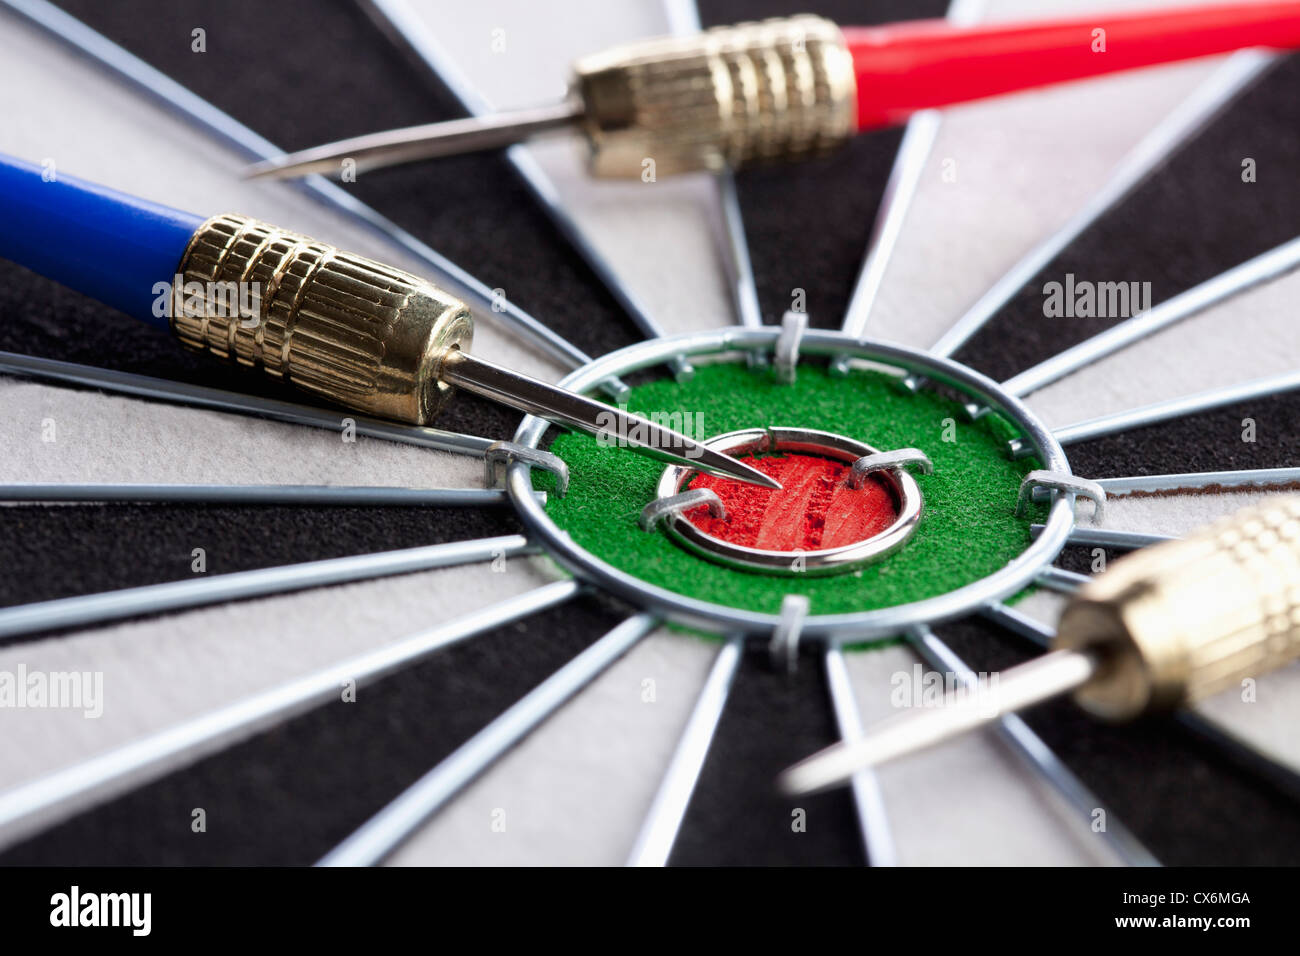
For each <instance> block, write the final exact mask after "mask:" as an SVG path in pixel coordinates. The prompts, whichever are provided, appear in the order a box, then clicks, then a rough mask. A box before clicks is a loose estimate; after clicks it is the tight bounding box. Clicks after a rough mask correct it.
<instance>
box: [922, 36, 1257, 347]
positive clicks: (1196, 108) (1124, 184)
mask: <svg viewBox="0 0 1300 956" xmlns="http://www.w3.org/2000/svg"><path fill="white" fill-rule="evenodd" d="M1277 59H1278V58H1277V57H1276V56H1275V55H1273V54H1269V53H1263V52H1261V51H1259V50H1241V51H1239V52H1237V53H1234V54H1232V55H1231V56H1229V57H1228V58H1227V59H1226V60H1225V61H1224V62H1223V64H1222V65H1220V66H1219V67H1218V68H1217V69H1216V70H1215V71H1214V72H1213V73H1211V74H1210V76H1209V77H1208V78H1207V79H1206V80H1204V81H1203V82H1202V83H1201V84H1200V85H1198V86H1197V87H1196V88H1195V89H1194V90H1193V91H1192V92H1191V94H1190V95H1189V96H1188V97H1187V98H1186V99H1184V100H1183V101H1182V102H1181V103H1180V104H1179V105H1178V106H1177V107H1175V108H1174V109H1173V110H1172V111H1171V112H1170V113H1168V114H1167V115H1166V116H1165V117H1164V119H1162V120H1161V121H1160V122H1159V123H1158V124H1157V125H1155V126H1154V127H1152V129H1151V131H1150V132H1149V133H1147V135H1146V136H1144V137H1143V138H1142V139H1141V140H1140V141H1139V142H1138V143H1137V145H1135V146H1134V147H1133V148H1132V149H1131V150H1130V151H1129V152H1128V153H1127V154H1126V155H1125V156H1124V157H1123V158H1122V159H1121V160H1120V161H1119V163H1118V165H1116V166H1115V168H1114V169H1113V170H1112V171H1111V174H1110V177H1109V178H1108V179H1107V180H1106V182H1105V184H1104V185H1103V186H1102V187H1101V188H1100V189H1099V190H1098V191H1097V192H1095V193H1094V194H1093V195H1092V196H1091V197H1090V198H1089V199H1088V201H1087V202H1086V203H1084V205H1083V206H1082V207H1081V208H1080V209H1079V210H1078V211H1077V212H1076V213H1075V214H1074V215H1073V216H1071V217H1070V219H1068V220H1067V221H1066V223H1065V224H1064V225H1063V226H1061V227H1060V228H1059V229H1058V230H1057V231H1056V232H1054V233H1052V234H1051V235H1050V236H1048V237H1046V238H1045V239H1042V240H1040V241H1039V242H1038V243H1037V244H1036V245H1035V246H1034V247H1033V248H1032V249H1030V250H1029V252H1027V253H1026V254H1025V255H1024V256H1023V257H1022V258H1021V259H1020V260H1019V261H1018V262H1017V263H1016V264H1015V265H1013V266H1012V267H1011V268H1010V269H1009V270H1008V271H1007V272H1006V273H1005V274H1004V275H1003V276H1002V277H1001V278H999V279H998V280H997V281H996V282H994V283H993V285H991V286H990V287H989V288H988V289H987V290H986V291H985V292H984V294H983V295H981V296H980V297H979V298H978V299H977V300H976V301H975V303H974V304H973V305H971V307H970V308H969V309H967V310H966V312H964V313H963V314H962V315H961V317H960V318H958V319H957V321H956V322H955V323H954V324H953V325H952V326H951V327H950V328H949V329H948V330H947V331H946V332H945V333H944V334H943V335H942V336H940V337H939V339H938V340H937V341H936V342H935V343H934V344H933V345H932V346H930V349H929V351H930V353H931V354H933V355H938V356H942V357H945V358H946V357H949V356H951V355H952V354H954V353H955V352H956V351H957V350H958V349H959V348H961V347H962V346H963V345H965V344H966V342H967V341H969V340H970V338H971V337H972V336H974V335H975V333H976V332H978V331H979V330H980V329H981V328H983V327H984V325H985V324H987V323H988V321H989V320H990V319H992V318H993V316H995V315H996V314H997V313H998V312H1000V311H1001V310H1002V309H1003V307H1005V306H1006V305H1007V303H1008V302H1010V301H1011V300H1012V298H1014V297H1015V296H1016V295H1017V294H1018V293H1019V292H1020V291H1021V290H1022V289H1023V288H1024V287H1025V286H1026V285H1028V284H1029V283H1030V282H1032V281H1033V279H1034V278H1035V277H1036V276H1037V275H1038V274H1039V273H1040V272H1042V270H1043V269H1045V268H1046V267H1047V266H1048V265H1050V264H1051V262H1052V260H1053V259H1055V258H1056V257H1057V256H1058V255H1059V254H1060V253H1062V252H1063V251H1065V249H1066V247H1068V246H1069V245H1070V244H1071V243H1072V242H1073V241H1074V240H1075V239H1077V238H1078V237H1079V236H1081V235H1082V234H1083V233H1084V232H1085V231H1086V230H1087V229H1088V228H1089V227H1090V226H1092V224H1093V223H1095V222H1096V221H1097V220H1098V219H1099V218H1101V217H1102V216H1103V215H1104V214H1105V213H1107V212H1108V211H1110V210H1111V209H1112V208H1114V207H1115V206H1116V205H1117V204H1118V203H1119V202H1120V201H1121V200H1123V199H1124V198H1125V197H1127V196H1128V195H1129V194H1130V193H1131V192H1132V191H1133V190H1134V189H1135V188H1136V187H1137V186H1138V185H1139V184H1140V183H1142V182H1143V181H1144V180H1145V179H1146V178H1147V177H1148V176H1149V175H1150V174H1151V173H1152V172H1153V171H1154V170H1155V169H1156V168H1157V167H1158V166H1159V165H1160V164H1161V163H1163V162H1164V161H1165V160H1166V159H1167V158H1168V157H1169V156H1171V155H1172V154H1173V153H1175V152H1176V151H1177V150H1179V149H1180V148H1182V147H1183V146H1184V145H1185V144H1186V143H1187V142H1189V141H1190V140H1191V139H1192V138H1193V137H1195V136H1196V135H1197V134H1198V133H1199V132H1200V131H1201V130H1202V129H1203V128H1204V127H1205V126H1206V125H1207V124H1208V123H1209V122H1210V121H1212V120H1213V119H1214V117H1215V116H1216V115H1217V114H1218V113H1219V112H1220V111H1221V110H1222V109H1223V108H1224V107H1225V106H1227V105H1228V104H1229V103H1230V102H1231V101H1232V100H1233V99H1234V98H1235V97H1237V96H1238V95H1239V94H1240V93H1241V92H1242V91H1243V90H1245V89H1246V87H1248V86H1249V85H1250V84H1251V83H1253V82H1254V81H1255V80H1256V79H1258V78H1259V77H1260V76H1261V75H1262V74H1263V73H1264V71H1265V70H1266V69H1268V68H1269V67H1270V66H1271V65H1273V64H1274V63H1275V62H1277Z"/></svg>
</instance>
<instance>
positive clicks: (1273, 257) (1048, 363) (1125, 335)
mask: <svg viewBox="0 0 1300 956" xmlns="http://www.w3.org/2000/svg"><path fill="white" fill-rule="evenodd" d="M1297 268H1300V239H1292V240H1290V241H1289V242H1284V243H1282V244H1281V245H1279V246H1276V247H1274V248H1272V249H1270V250H1269V251H1267V252H1264V253H1261V254H1260V255H1258V256H1255V257H1254V258H1253V259H1248V260H1247V261H1245V262H1243V263H1241V264H1240V265H1238V266H1234V267H1233V268H1231V269H1228V270H1226V271H1224V272H1220V273H1219V274H1218V275H1216V276H1213V277H1212V278H1209V279H1207V280H1205V281H1204V282H1202V283H1201V284H1200V285H1197V286H1193V287H1192V288H1190V289H1188V290H1187V291H1186V292H1183V293H1180V294H1179V295H1176V296H1174V297H1173V298H1172V299H1166V300H1165V301H1164V302H1161V303H1160V304H1159V305H1156V306H1155V307H1154V308H1151V309H1148V310H1146V311H1145V312H1140V313H1138V314H1137V315H1135V316H1133V317H1132V318H1129V319H1125V320H1123V321H1122V322H1119V323H1117V324H1115V325H1112V326H1111V327H1110V328H1108V329H1106V330H1105V331H1104V332H1099V333H1098V334H1096V335H1094V336H1092V337H1091V338H1088V339H1085V340H1084V341H1082V342H1080V343H1079V344H1078V345H1075V346H1072V347H1071V348H1067V349H1065V350H1064V351H1061V352H1058V353H1056V354H1055V355H1053V356H1052V357H1051V358H1049V359H1046V360H1045V361H1042V362H1040V363H1038V364H1037V365H1035V366H1033V367H1032V368H1028V369H1025V370H1024V371H1023V372H1020V373H1019V374H1017V375H1015V376H1013V377H1011V378H1009V379H1007V380H1006V381H1005V382H1003V383H1002V389H1003V390H1004V391H1006V392H1007V393H1008V394H1011V395H1014V396H1016V397H1017V398H1024V397H1025V396H1026V395H1029V394H1031V393H1033V392H1036V391H1038V390H1039V389H1040V388H1043V387H1045V386H1047V385H1050V384H1051V383H1052V382H1055V381H1058V380H1059V379H1062V378H1064V377H1065V376H1067V375H1070V374H1072V373H1074V372H1077V371H1079V370H1080V369H1082V368H1085V367H1087V366H1089V365H1092V364H1093V363H1094V362H1098V361H1100V360H1101V359H1103V358H1106V357H1107V356H1109V355H1113V354H1114V353H1115V352H1118V351H1120V350H1121V349H1124V348H1127V347H1128V346H1130V345H1132V344H1134V343H1135V342H1138V341H1141V340H1142V339H1144V338H1146V337H1147V336H1149V335H1154V334H1155V333H1156V332H1159V331H1160V330H1162V329H1165V328H1168V327H1169V326H1171V325H1173V324H1175V323H1177V322H1181V321H1183V320H1184V319H1188V318H1191V317H1192V316H1194V315H1199V314H1200V313H1202V312H1204V311H1205V310H1206V309H1208V308H1211V307H1212V306H1216V305H1219V304H1221V303H1223V302H1225V301H1226V300H1228V299H1231V298H1234V297H1236V296H1238V295H1241V294H1242V293H1244V292H1246V291H1248V290H1250V289H1253V288H1255V287H1256V286H1259V285H1263V284H1265V283H1268V282H1273V281H1274V280H1276V279H1278V278H1280V277H1282V276H1284V275H1286V274H1288V273H1290V272H1293V271H1294V270H1295V269H1297Z"/></svg>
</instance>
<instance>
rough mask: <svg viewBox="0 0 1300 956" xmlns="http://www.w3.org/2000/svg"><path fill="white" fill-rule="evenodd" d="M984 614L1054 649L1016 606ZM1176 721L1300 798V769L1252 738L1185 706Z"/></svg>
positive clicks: (1049, 636)
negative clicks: (1244, 736) (1271, 755)
mask: <svg viewBox="0 0 1300 956" xmlns="http://www.w3.org/2000/svg"><path fill="white" fill-rule="evenodd" d="M979 613H980V616H981V617H983V618H985V619H986V620H989V621H991V622H992V623H994V624H995V625H997V626H998V627H1001V628H1002V629H1003V630H1005V631H1007V632H1008V633H1011V634H1014V635H1016V636H1017V637H1021V638H1024V639H1025V640H1026V641H1028V642H1029V643H1030V644H1032V645H1033V646H1034V647H1035V648H1036V649H1038V650H1040V651H1048V650H1051V649H1052V641H1053V640H1054V639H1055V637H1056V632H1055V631H1053V630H1052V629H1051V628H1050V627H1048V626H1046V625H1044V624H1040V623H1039V622H1038V621H1036V620H1034V619H1033V618H1031V617H1029V616H1028V615H1026V614H1023V613H1021V612H1020V611H1017V610H1015V609H1014V608H1011V607H1008V606H1007V605H1005V604H1002V603H998V602H995V603H992V604H989V605H988V606H986V607H983V608H981V609H980V612H979ZM1173 720H1174V722H1175V723H1176V724H1177V725H1178V726H1179V727H1181V728H1183V730H1184V731H1186V732H1187V733H1188V734H1189V735H1190V736H1192V737H1193V738H1194V739H1196V740H1197V741H1198V742H1200V743H1203V744H1206V745H1208V746H1209V747H1210V748H1211V749H1213V750H1215V751H1216V752H1218V753H1219V754H1221V755H1223V756H1224V757H1226V758H1228V759H1229V760H1230V761H1231V762H1232V763H1233V764H1235V765H1236V766H1238V767H1240V768H1242V769H1244V770H1246V771H1247V772H1249V773H1251V774H1253V775H1254V776H1257V777H1259V778H1260V779H1262V780H1264V781H1265V782H1267V783H1268V784H1270V785H1271V786H1273V787H1274V788H1275V789H1277V790H1279V791H1281V792H1282V793H1284V794H1286V795H1287V796H1288V797H1289V798H1290V799H1292V800H1296V801H1300V770H1297V769H1296V768H1295V767H1293V766H1291V765H1290V764H1288V763H1285V762H1283V761H1280V760H1275V759H1273V758H1272V757H1270V756H1268V755H1267V754H1265V753H1264V752H1262V751H1261V750H1259V749H1258V748H1257V747H1255V746H1254V745H1253V744H1251V743H1250V742H1249V741H1247V740H1244V739H1243V738H1241V737H1239V736H1237V735H1236V734H1233V733H1231V732H1229V731H1228V730H1227V729H1226V728H1224V727H1223V726H1222V725H1220V724H1219V723H1218V722H1216V721H1214V720H1212V719H1211V718H1209V717H1206V716H1204V715H1203V714H1201V713H1199V712H1198V711H1195V710H1192V709H1190V708H1187V707H1184V708H1182V709H1180V710H1177V711H1175V712H1174V715H1173Z"/></svg>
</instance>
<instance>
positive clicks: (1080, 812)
mask: <svg viewBox="0 0 1300 956" xmlns="http://www.w3.org/2000/svg"><path fill="white" fill-rule="evenodd" d="M907 640H908V643H909V644H910V645H911V647H912V648H913V650H915V651H916V654H917V656H918V657H920V658H921V659H922V660H923V661H924V662H925V663H926V664H928V665H929V666H930V667H932V668H934V669H936V670H942V671H944V672H946V673H951V674H954V675H955V676H956V678H957V679H958V680H959V681H961V682H962V684H963V685H965V686H966V687H967V688H978V683H979V678H978V677H977V675H976V674H975V672H974V671H973V670H972V669H971V667H970V665H968V664H967V663H966V662H965V661H964V660H962V658H961V657H960V656H958V655H957V654H956V652H954V651H953V650H952V648H951V647H949V646H948V645H947V644H946V643H945V642H944V641H942V640H941V639H940V638H939V637H938V636H937V635H936V634H935V633H934V632H933V631H932V630H930V628H928V627H918V628H914V629H912V630H911V631H910V632H909V633H908V634H907ZM997 732H998V736H999V737H1000V738H1001V739H1002V741H1003V742H1004V743H1005V744H1006V745H1007V746H1008V747H1009V748H1010V749H1011V751H1012V752H1013V753H1014V754H1015V755H1016V756H1017V757H1018V758H1019V759H1020V760H1021V761H1022V762H1023V763H1024V764H1025V766H1026V767H1027V768H1028V769H1029V770H1030V772H1031V773H1033V774H1034V775H1035V776H1036V777H1038V778H1039V779H1040V780H1041V781H1043V783H1045V784H1046V785H1047V786H1048V787H1049V788H1050V789H1051V791H1052V792H1053V793H1054V794H1055V795H1056V796H1057V798H1058V799H1059V800H1060V801H1061V803H1062V804H1063V807H1064V809H1065V810H1066V813H1067V816H1068V817H1069V819H1071V820H1072V821H1074V822H1076V823H1077V824H1079V826H1080V827H1083V826H1085V825H1086V823H1085V821H1087V822H1090V821H1091V820H1092V819H1094V817H1093V814H1095V813H1096V812H1097V811H1098V810H1101V811H1103V812H1104V814H1105V819H1106V821H1107V826H1106V829H1105V830H1104V831H1102V835H1103V837H1104V839H1105V840H1106V842H1107V844H1108V845H1109V847H1110V849H1111V851H1112V852H1113V853H1114V854H1115V856H1116V857H1118V858H1119V859H1120V861H1122V862H1123V863H1124V864H1125V865H1127V866H1159V865H1160V862H1159V861H1158V860H1157V859H1156V858H1155V856H1154V855H1153V854H1152V853H1151V851H1150V850H1148V849H1147V848H1146V847H1145V846H1143V845H1142V842H1141V841H1140V840H1138V838H1137V837H1136V836H1134V835H1133V833H1132V832H1131V831H1130V830H1129V829H1128V828H1127V827H1125V826H1124V824H1123V823H1121V822H1120V821H1119V817H1117V816H1116V815H1115V814H1114V813H1113V812H1112V811H1111V810H1109V809H1108V808H1107V807H1106V806H1105V804H1103V803H1102V802H1101V801H1100V800H1099V799H1098V798H1097V796H1096V794H1094V793H1093V792H1092V791H1091V790H1089V789H1088V787H1087V786H1086V785H1085V784H1084V783H1083V781H1082V780H1080V779H1079V778H1078V777H1076V776H1075V775H1074V773H1072V772H1071V771H1070V769H1069V768H1068V767H1066V766H1065V764H1064V763H1063V762H1062V761H1061V759H1060V758H1059V757H1058V756H1057V755H1056V754H1055V753H1054V752H1053V751H1052V749H1051V748H1050V747H1048V746H1047V744H1046V743H1045V742H1044V741H1043V739H1042V738H1041V737H1039V736H1038V735H1037V734H1036V733H1034V732H1033V731H1032V730H1030V729H1029V725H1028V724H1026V723H1025V722H1024V721H1023V720H1022V719H1021V718H1020V717H1019V716H1018V715H1016V714H1006V715H1004V716H1003V717H1001V718H999V720H998V725H997ZM1089 832H1091V831H1089Z"/></svg>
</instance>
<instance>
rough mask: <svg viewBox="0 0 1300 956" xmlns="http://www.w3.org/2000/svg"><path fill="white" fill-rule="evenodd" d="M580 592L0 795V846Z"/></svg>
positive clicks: (257, 698) (243, 701)
mask: <svg viewBox="0 0 1300 956" xmlns="http://www.w3.org/2000/svg"><path fill="white" fill-rule="evenodd" d="M582 590H583V587H582V585H581V584H579V583H578V582H576V581H573V580H571V579H570V580H564V581H556V582H553V583H550V584H545V585H542V586H541V587H537V588H534V589H532V590H530V591H525V592H523V593H522V594H518V595H515V596H514V597H511V598H507V599H506V600H504V601H500V602H498V603H497V604H494V605H492V606H491V607H487V608H484V609H482V610H479V611H475V612H473V613H471V614H466V615H464V616H463V617H459V618H457V619H455V620H452V621H449V622H448V623H446V624H442V625H440V626H438V627H435V628H432V629H429V630H426V631H420V632H417V633H415V634H411V635H409V636H407V637H404V638H401V639H399V640H398V641H396V642H394V643H392V644H388V645H386V646H384V647H380V648H377V649H375V650H371V651H366V652H365V653H362V654H358V655H355V656H353V657H349V658H346V659H345V660H342V661H338V662H337V663H334V664H329V665H327V666H325V667H322V668H319V669H317V670H314V671H312V672H310V673H307V674H304V675H301V676H299V677H295V678H293V679H291V680H288V681H285V682H283V683H280V684H276V685H275V686H272V687H269V688H267V689H265V690H262V691H258V692H256V693H254V694H251V695H249V696H246V697H243V698H240V699H238V700H235V701H234V702H232V703H229V704H226V705H224V706H222V707H218V708H216V709H214V710H210V711H208V712H206V713H203V714H199V715H198V716H195V717H191V718H189V719H186V720H182V721H180V722H179V723H175V724H172V725H171V726H169V727H165V728H163V729H162V730H158V731H155V732H154V733H151V734H148V735H146V736H144V737H140V738H138V739H136V740H134V741H131V742H129V743H126V744H123V745H121V746H118V747H115V748H113V749H112V750H108V751H105V752H103V753H100V754H98V755H96V756H94V757H91V758H90V759H88V760H83V761H81V762H79V763H75V764H72V765H70V766H67V767H64V768H63V769H60V770H56V771H54V772H52V773H49V774H46V775H44V776H41V777H37V778H36V779H34V780H31V781H29V782H27V783H24V784H20V785H18V786H17V787H14V788H12V789H10V790H7V791H4V792H0V842H3V843H5V844H9V843H13V842H14V841H15V840H17V839H20V838H22V837H23V836H25V835H28V834H30V833H31V832H33V831H34V830H40V829H45V828H47V827H49V826H52V825H54V824H55V823H56V822H58V820H60V819H63V818H66V817H68V816H70V815H72V814H74V813H76V812H77V811H78V810H82V809H85V808H87V807H88V806H90V805H91V804H93V803H96V802H102V801H103V800H106V799H108V798H110V797H112V796H115V795H117V794H119V793H121V792H124V791H125V790H128V789H132V788H134V787H137V786H140V785H142V784H143V783H145V782H148V781H149V780H152V779H155V778H157V777H159V776H162V775H163V774H165V773H168V772H170V771H171V770H173V769H176V767H177V765H178V762H180V763H183V764H185V765H188V764H191V763H193V762H194V761H196V760H198V759H200V758H201V757H204V756H207V755H208V754H211V753H213V752H215V751H217V750H221V749H224V748H226V747H229V746H232V745H233V744H235V743H237V742H238V741H240V740H243V739H246V738H248V737H250V736H252V735H253V734H255V733H257V732H259V731H262V730H265V729H268V728H269V727H271V726H274V725H276V724H279V723H283V722H284V721H287V720H289V719H291V718H293V717H295V716H297V715H298V714H300V713H303V712H304V711H306V710H308V709H310V708H312V707H316V706H320V705H323V704H327V703H330V702H331V701H336V700H337V699H338V693H339V687H340V686H344V685H346V684H348V683H349V682H355V684H356V686H358V687H360V686H362V685H364V684H369V683H373V682H375V681H377V680H380V679H382V678H384V677H387V676H389V675H391V674H393V673H396V672H397V671H399V670H402V669H403V668H407V667H410V666H412V665H414V664H417V663H419V662H421V661H423V660H425V659H427V658H429V657H430V656H431V655H433V654H434V653H436V652H438V651H441V650H443V649H445V648H448V647H451V646H453V645H455V644H459V643H462V642H464V641H467V640H469V639H471V638H474V637H478V636H480V635H482V634H484V633H486V632H489V631H493V630H496V629H498V628H500V627H504V626H505V625H507V624H511V623H513V622H515V621H519V620H521V619H524V618H527V617H530V616H532V615H534V614H537V613H540V612H541V611H544V610H547V609H548V608H553V607H557V606H558V605H561V604H563V603H565V602H567V601H569V600H571V599H573V598H574V597H576V596H577V595H579V594H580V593H581V592H582Z"/></svg>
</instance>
